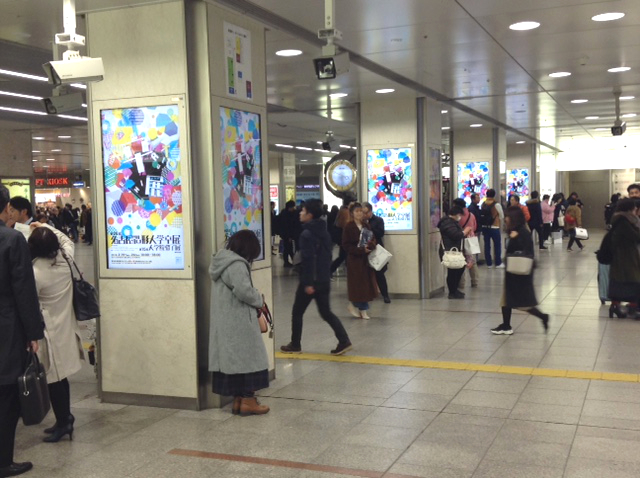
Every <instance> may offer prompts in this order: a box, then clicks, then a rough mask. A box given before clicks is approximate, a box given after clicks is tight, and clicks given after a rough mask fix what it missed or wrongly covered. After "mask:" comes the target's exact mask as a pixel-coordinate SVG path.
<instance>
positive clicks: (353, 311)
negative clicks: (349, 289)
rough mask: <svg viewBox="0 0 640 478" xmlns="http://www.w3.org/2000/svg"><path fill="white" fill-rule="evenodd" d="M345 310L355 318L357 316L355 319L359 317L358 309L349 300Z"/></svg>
mask: <svg viewBox="0 0 640 478" xmlns="http://www.w3.org/2000/svg"><path fill="white" fill-rule="evenodd" d="M347 310H348V311H349V313H350V314H351V315H353V316H354V317H355V318H357V319H359V318H361V317H360V311H359V310H358V309H356V308H355V307H354V306H353V304H352V303H351V302H349V305H347Z"/></svg>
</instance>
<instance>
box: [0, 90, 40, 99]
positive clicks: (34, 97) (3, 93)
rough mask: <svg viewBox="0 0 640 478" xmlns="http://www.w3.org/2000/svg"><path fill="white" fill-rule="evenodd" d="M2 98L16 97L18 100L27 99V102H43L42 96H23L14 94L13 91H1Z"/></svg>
mask: <svg viewBox="0 0 640 478" xmlns="http://www.w3.org/2000/svg"><path fill="white" fill-rule="evenodd" d="M0 95H2V96H14V97H16V98H25V99H27V100H41V99H42V97H41V96H32V95H23V94H21V93H13V92H11V91H0Z"/></svg>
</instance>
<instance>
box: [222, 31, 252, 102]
mask: <svg viewBox="0 0 640 478" xmlns="http://www.w3.org/2000/svg"><path fill="white" fill-rule="evenodd" d="M224 52H225V68H226V73H227V74H226V80H227V95H229V96H232V97H234V98H237V99H240V100H253V90H252V88H253V85H252V75H251V32H250V31H249V30H246V29H244V28H240V27H239V26H236V25H233V24H231V23H228V22H224Z"/></svg>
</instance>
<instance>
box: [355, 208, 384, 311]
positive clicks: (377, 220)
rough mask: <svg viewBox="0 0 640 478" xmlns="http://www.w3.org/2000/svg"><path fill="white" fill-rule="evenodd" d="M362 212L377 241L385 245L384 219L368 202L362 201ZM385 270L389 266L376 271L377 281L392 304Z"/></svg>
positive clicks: (381, 290)
mask: <svg viewBox="0 0 640 478" xmlns="http://www.w3.org/2000/svg"><path fill="white" fill-rule="evenodd" d="M362 212H363V213H364V217H365V219H366V220H367V221H368V222H369V226H370V227H371V231H372V232H373V235H374V236H375V238H376V243H377V244H380V245H381V246H382V247H384V243H383V242H382V237H383V236H384V219H382V218H381V217H379V216H376V215H375V214H373V206H372V205H371V203H368V202H365V203H362ZM385 272H387V266H384V267H383V268H382V269H380V270H379V271H376V281H377V282H378V289H380V294H381V295H382V298H383V299H384V303H385V304H390V303H391V299H390V298H389V287H388V286H387V278H386V277H385V275H384V273H385Z"/></svg>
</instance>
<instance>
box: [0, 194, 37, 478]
mask: <svg viewBox="0 0 640 478" xmlns="http://www.w3.org/2000/svg"><path fill="white" fill-rule="evenodd" d="M8 217H9V190H8V189H7V188H5V187H4V186H0V284H2V287H0V477H6V476H17V475H21V474H22V473H25V472H27V471H29V470H30V469H31V468H32V466H33V465H32V464H31V463H29V462H26V463H14V462H13V448H14V445H15V438H16V426H17V425H18V418H19V417H20V402H19V401H18V377H19V376H20V374H22V372H23V367H24V364H25V362H26V359H27V350H28V348H29V346H31V347H32V348H33V349H34V350H35V351H37V350H38V342H37V340H39V339H42V338H43V337H44V330H43V321H42V315H41V314H40V304H39V302H38V293H37V291H36V282H35V279H34V276H33V267H32V266H31V255H30V253H29V246H28V245H27V241H25V239H24V236H23V235H22V233H20V232H18V231H15V230H13V229H11V228H8V227H7V226H6V224H5V222H6V221H7V219H8Z"/></svg>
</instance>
